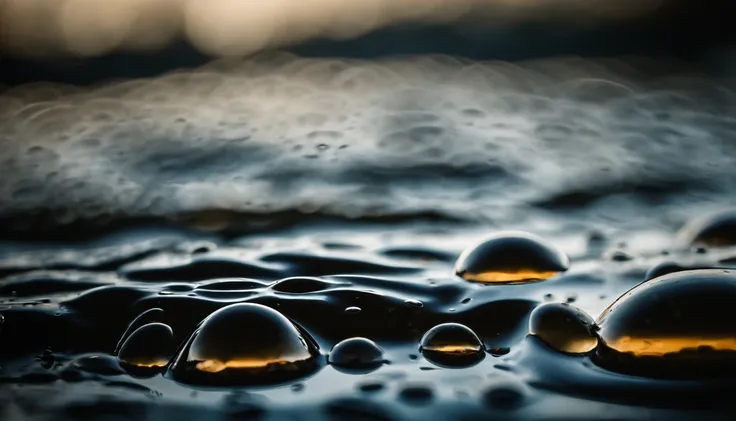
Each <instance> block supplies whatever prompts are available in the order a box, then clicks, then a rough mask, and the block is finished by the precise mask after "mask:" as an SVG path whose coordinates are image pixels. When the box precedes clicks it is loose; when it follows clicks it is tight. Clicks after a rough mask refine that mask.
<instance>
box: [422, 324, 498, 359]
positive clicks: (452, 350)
mask: <svg viewBox="0 0 736 421" xmlns="http://www.w3.org/2000/svg"><path fill="white" fill-rule="evenodd" d="M419 351H420V352H421V353H422V355H424V358H426V359H427V360H429V361H432V362H433V363H435V364H437V365H441V366H449V367H461V366H468V365H473V364H475V363H477V362H478V361H480V360H482V359H483V357H484V356H485V354H484V353H483V343H482V342H481V340H480V338H478V335H476V334H475V332H473V331H472V330H470V328H468V327H467V326H464V325H461V324H459V323H443V324H441V325H437V326H435V327H433V328H432V329H429V330H428V331H427V333H425V334H424V336H423V337H422V340H421V342H420V347H419Z"/></svg>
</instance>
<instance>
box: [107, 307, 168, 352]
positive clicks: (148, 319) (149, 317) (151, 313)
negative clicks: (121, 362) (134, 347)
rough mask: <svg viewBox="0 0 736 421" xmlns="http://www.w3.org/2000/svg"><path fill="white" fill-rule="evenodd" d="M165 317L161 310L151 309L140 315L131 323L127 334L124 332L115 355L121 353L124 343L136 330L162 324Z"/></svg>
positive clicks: (126, 330) (116, 347) (126, 331)
mask: <svg viewBox="0 0 736 421" xmlns="http://www.w3.org/2000/svg"><path fill="white" fill-rule="evenodd" d="M163 316H164V311H163V309H160V308H150V309H148V310H146V311H144V312H143V313H141V314H139V315H138V317H136V318H135V319H133V321H132V322H130V324H129V325H128V327H127V328H126V329H125V332H123V335H122V336H121V337H120V340H119V341H118V344H117V345H116V346H115V352H114V354H115V355H118V353H119V352H120V348H121V347H122V346H123V342H125V340H126V339H128V336H130V335H131V334H132V333H133V332H135V331H136V329H138V328H139V327H141V326H143V325H146V324H148V323H154V322H160V321H161V320H162V318H163Z"/></svg>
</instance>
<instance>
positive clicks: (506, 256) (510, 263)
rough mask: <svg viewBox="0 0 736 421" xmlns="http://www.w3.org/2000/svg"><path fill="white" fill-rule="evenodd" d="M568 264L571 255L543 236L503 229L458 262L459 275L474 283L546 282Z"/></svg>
mask: <svg viewBox="0 0 736 421" xmlns="http://www.w3.org/2000/svg"><path fill="white" fill-rule="evenodd" d="M568 266H569V259H568V257H567V256H566V255H565V254H564V253H563V252H562V251H560V250H559V249H558V248H556V247H555V246H554V245H552V244H550V243H548V242H546V241H545V240H544V239H542V238H541V237H539V236H536V235H533V234H529V233H525V232H516V231H502V232H499V233H496V234H493V235H491V236H489V237H487V238H486V239H484V240H483V241H481V242H480V243H479V244H477V245H474V246H472V247H469V248H468V249H466V250H465V251H464V252H463V254H461V255H460V257H459V258H458V259H457V262H456V263H455V274H456V275H458V276H460V277H461V278H463V279H465V280H466V281H472V282H483V283H499V284H504V283H519V282H533V281H543V280H545V279H548V278H551V277H553V276H556V275H558V274H559V273H561V272H565V271H566V270H567V269H568Z"/></svg>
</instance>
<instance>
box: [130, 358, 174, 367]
mask: <svg viewBox="0 0 736 421" xmlns="http://www.w3.org/2000/svg"><path fill="white" fill-rule="evenodd" d="M121 361H122V362H123V363H125V364H128V365H132V366H136V367H141V368H161V367H165V366H166V365H167V364H169V361H168V360H164V359H160V360H141V361H135V360H128V359H122V358H121Z"/></svg>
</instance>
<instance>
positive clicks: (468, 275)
mask: <svg viewBox="0 0 736 421" xmlns="http://www.w3.org/2000/svg"><path fill="white" fill-rule="evenodd" d="M557 274H559V272H538V271H535V270H528V269H522V270H518V271H492V272H482V273H472V272H465V273H463V274H462V277H463V279H465V280H466V281H473V282H484V283H505V282H534V281H543V280H545V279H549V278H551V277H553V276H555V275H557Z"/></svg>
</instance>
